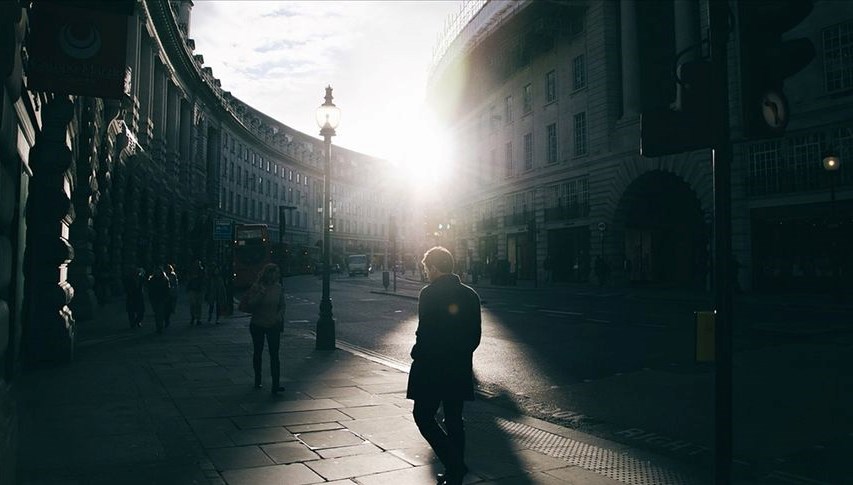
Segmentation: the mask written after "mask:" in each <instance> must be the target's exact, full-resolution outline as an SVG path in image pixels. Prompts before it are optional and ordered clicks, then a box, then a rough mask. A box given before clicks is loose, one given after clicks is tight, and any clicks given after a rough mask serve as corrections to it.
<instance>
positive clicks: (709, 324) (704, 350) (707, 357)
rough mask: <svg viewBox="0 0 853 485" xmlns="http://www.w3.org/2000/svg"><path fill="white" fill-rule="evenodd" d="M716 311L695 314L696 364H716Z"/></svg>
mask: <svg viewBox="0 0 853 485" xmlns="http://www.w3.org/2000/svg"><path fill="white" fill-rule="evenodd" d="M716 313H717V312H716V311H700V312H694V315H695V316H696V362H714V317H715V315H716Z"/></svg>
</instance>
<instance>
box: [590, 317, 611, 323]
mask: <svg viewBox="0 0 853 485" xmlns="http://www.w3.org/2000/svg"><path fill="white" fill-rule="evenodd" d="M587 320H588V321H590V322H596V323H610V320H601V319H599V318H587Z"/></svg>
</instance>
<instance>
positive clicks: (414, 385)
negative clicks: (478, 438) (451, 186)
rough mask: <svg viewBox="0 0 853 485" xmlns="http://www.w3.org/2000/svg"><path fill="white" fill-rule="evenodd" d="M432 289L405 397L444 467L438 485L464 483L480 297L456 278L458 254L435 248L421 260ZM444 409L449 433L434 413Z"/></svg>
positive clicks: (423, 303) (423, 305)
mask: <svg viewBox="0 0 853 485" xmlns="http://www.w3.org/2000/svg"><path fill="white" fill-rule="evenodd" d="M422 264H423V266H424V270H425V271H426V276H427V278H428V279H429V285H427V286H426V287H424V289H423V290H421V294H420V296H419V298H418V330H417V333H416V340H415V345H414V347H412V352H411V356H412V360H413V362H412V369H411V371H410V373H409V386H408V390H407V393H406V397H407V398H409V399H413V400H414V401H415V407H414V411H413V414H414V418H415V423H416V424H417V425H418V429H419V430H420V432H421V434H422V435H423V437H424V438H425V439H426V440H427V442H428V443H429V444H430V446H431V447H432V449H433V451H435V454H436V456H438V459H439V460H441V462H442V464H444V468H445V473H444V475H439V482H438V483H439V484H444V485H459V484H461V483H462V478H463V477H464V476H465V473H467V472H468V467H467V466H466V465H465V428H464V425H463V422H462V406H463V402H464V401H471V400H473V399H474V375H473V370H472V356H473V354H474V350H475V349H476V348H477V346H478V345H480V332H481V329H480V297H479V296H478V295H477V293H476V292H475V291H474V290H473V289H471V288H470V287H468V286H465V285H463V284H462V283H461V282H460V281H459V276H457V275H455V274H453V255H451V254H450V251H448V250H447V249H444V248H443V247H434V248H432V249H430V250H429V251H427V252H426V254H424V258H423V261H422ZM439 405H441V406H442V407H443V409H444V429H442V428H441V426H439V425H438V423H437V422H436V419H435V414H436V412H437V411H438V406H439Z"/></svg>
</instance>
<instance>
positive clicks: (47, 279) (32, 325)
mask: <svg viewBox="0 0 853 485" xmlns="http://www.w3.org/2000/svg"><path fill="white" fill-rule="evenodd" d="M73 114H74V106H73V104H72V103H71V100H70V99H68V98H67V97H64V96H59V97H57V98H55V99H53V100H51V101H49V102H48V103H46V104H45V105H44V107H43V108H42V131H41V132H39V133H38V134H37V135H36V143H35V145H34V146H33V149H32V151H31V152H30V164H31V167H32V169H33V177H32V179H31V182H30V187H29V197H28V200H27V209H26V218H27V244H26V250H25V252H24V267H25V268H26V270H25V276H24V278H25V280H24V281H25V283H24V284H25V289H24V298H25V302H24V306H25V308H26V311H25V315H28V321H27V322H26V327H27V328H26V331H25V332H24V335H23V337H24V340H23V342H22V346H23V349H24V352H23V355H24V360H25V362H26V363H27V364H28V365H32V366H35V365H41V364H44V363H56V362H61V363H64V362H69V361H71V359H72V358H73V356H74V338H75V333H76V325H75V322H74V317H73V314H72V312H71V310H70V309H69V308H68V303H70V302H71V299H72V298H73V297H74V288H73V287H72V286H71V285H70V284H69V283H68V281H66V275H67V266H68V263H69V262H70V261H71V259H72V258H73V253H74V251H73V249H72V248H71V244H69V242H68V239H67V237H68V234H69V226H70V225H71V223H72V222H73V220H74V215H73V210H72V205H71V195H72V193H71V187H72V183H71V176H70V173H69V170H70V169H71V167H72V157H71V150H70V149H69V148H68V146H66V142H65V140H66V136H67V133H68V131H67V130H68V123H69V122H70V121H71V118H72V116H73Z"/></svg>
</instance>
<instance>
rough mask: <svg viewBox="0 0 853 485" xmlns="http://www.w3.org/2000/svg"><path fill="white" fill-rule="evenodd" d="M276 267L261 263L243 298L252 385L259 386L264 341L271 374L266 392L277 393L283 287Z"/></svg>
mask: <svg viewBox="0 0 853 485" xmlns="http://www.w3.org/2000/svg"><path fill="white" fill-rule="evenodd" d="M279 275H280V273H279V269H278V266H277V265H275V264H272V263H270V264H268V265H266V266H264V268H263V269H262V270H261V272H260V274H258V279H257V281H255V283H254V284H253V285H252V287H251V288H249V290H248V291H246V294H245V295H243V298H247V303H248V309H249V313H251V314H252V319H251V322H250V323H249V332H250V333H251V335H252V344H253V349H254V351H253V354H252V365H253V367H254V369H255V388H256V389H260V388H262V387H263V385H262V384H261V373H262V366H261V360H262V359H261V357H262V355H263V353H264V340H266V341H267V346H268V349H269V354H270V374H271V375H272V387H271V389H270V391H271V392H272V393H273V394H277V393H279V392H281V391H284V387H282V386H281V385H280V384H279V383H280V375H281V364H280V361H279V357H278V349H279V345H280V343H281V332H282V330H283V327H284V310H285V303H284V290H283V288H282V286H281V283H280V282H279V280H280V276H279Z"/></svg>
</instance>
